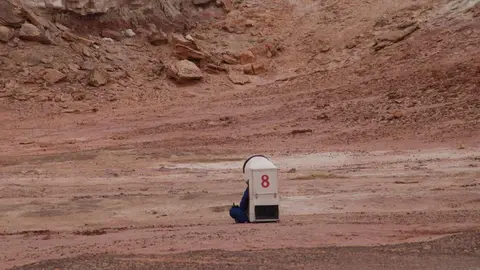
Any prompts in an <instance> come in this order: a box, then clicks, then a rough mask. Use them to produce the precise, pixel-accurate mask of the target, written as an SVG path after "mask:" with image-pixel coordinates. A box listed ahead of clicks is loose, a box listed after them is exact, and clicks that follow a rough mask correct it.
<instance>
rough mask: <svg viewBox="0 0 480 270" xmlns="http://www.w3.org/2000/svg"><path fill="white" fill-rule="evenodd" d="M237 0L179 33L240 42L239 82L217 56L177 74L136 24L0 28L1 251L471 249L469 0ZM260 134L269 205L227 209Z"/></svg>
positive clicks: (479, 112)
mask: <svg viewBox="0 0 480 270" xmlns="http://www.w3.org/2000/svg"><path fill="white" fill-rule="evenodd" d="M237 2H238V3H235V5H234V7H235V9H234V10H233V11H231V12H230V13H229V14H228V15H226V14H224V12H223V10H222V9H219V8H218V7H216V6H215V7H212V6H209V7H204V8H201V9H200V8H198V10H197V11H196V12H198V14H197V15H198V16H200V15H202V16H203V15H205V16H207V15H208V16H207V17H209V16H210V17H209V18H210V19H209V20H208V21H203V22H200V23H198V24H197V26H196V27H195V28H194V29H193V30H191V34H192V36H194V37H195V38H196V39H197V38H198V37H201V39H200V38H198V44H200V45H201V46H200V45H199V47H201V49H202V50H203V52H205V53H206V52H208V53H210V54H212V55H214V56H218V55H224V54H227V52H228V54H230V53H231V54H232V55H233V54H234V52H239V51H244V50H246V49H249V50H250V51H252V54H254V56H255V61H254V63H253V64H251V65H254V64H255V65H257V64H262V65H263V67H264V68H265V69H266V70H265V71H264V72H263V73H261V74H250V73H251V72H250V71H249V72H250V73H249V72H245V71H244V72H245V74H242V76H246V77H248V79H249V80H250V82H249V83H246V84H244V85H243V84H238V83H235V84H234V83H232V81H231V80H229V76H230V73H229V72H232V70H234V69H236V68H238V65H233V64H225V63H223V64H222V66H221V68H224V67H226V68H225V69H227V68H228V70H229V71H228V72H226V73H222V72H220V73H210V72H207V71H206V70H208V67H209V66H208V65H210V67H211V65H212V63H211V62H208V61H213V60H211V59H210V60H208V61H207V60H202V61H207V62H202V61H199V62H198V63H197V64H198V65H199V67H201V69H202V72H203V73H202V74H204V78H203V79H202V81H197V82H194V83H188V84H183V85H179V84H176V83H174V82H172V80H171V79H168V78H167V74H166V73H165V71H164V70H163V63H165V64H167V63H168V62H171V61H174V60H173V56H172V55H174V53H173V49H172V48H171V46H170V44H165V45H162V46H152V45H151V44H150V43H148V42H146V40H147V39H146V36H145V35H142V34H141V33H142V32H141V30H142V29H141V28H140V27H139V29H135V31H136V32H137V33H138V36H137V37H136V38H132V39H129V40H123V41H118V42H117V41H115V42H113V43H112V42H105V41H102V40H101V39H100V38H99V37H98V36H97V35H96V34H97V33H95V31H94V30H95V29H96V28H92V29H94V30H92V31H91V33H90V35H87V34H86V33H85V32H86V30H85V28H84V27H86V26H84V25H83V26H82V25H81V24H78V26H76V24H75V23H72V25H68V27H71V28H72V31H73V32H75V33H77V34H79V35H80V34H82V33H83V34H84V35H85V38H88V39H91V40H96V41H97V43H96V44H95V46H93V45H91V46H85V45H82V44H80V45H79V43H75V42H71V41H68V42H67V41H61V42H59V43H58V44H57V45H56V46H48V45H45V44H40V43H32V42H25V41H22V40H17V41H16V43H15V42H13V41H9V43H0V49H1V51H0V61H1V64H2V65H0V68H1V77H0V79H1V80H0V90H1V92H0V109H1V110H0V120H1V128H0V178H1V181H0V250H1V251H0V268H1V269H9V268H12V267H20V266H24V265H27V264H28V266H25V267H23V268H22V269H56V268H58V269H220V268H222V269H224V268H228V269H250V268H256V269H264V268H269V269H270V268H274V269H292V268H299V269H318V268H319V266H318V265H322V267H320V268H326V269H353V268H355V269H358V268H360V269H386V268H389V269H478V267H479V265H480V242H479V237H480V236H479V235H480V232H479V230H480V225H479V224H480V135H479V130H480V86H479V85H480V46H478V44H479V42H480V20H479V18H480V16H479V14H480V13H479V12H480V4H479V1H475V0H473V1H472V0H466V1H447V0H435V1H426V0H425V1H364V2H362V3H356V2H355V3H354V2H352V1H333V0H327V1H308V0H304V1H279V0H276V1H270V0H268V1H257V0H248V1H243V2H242V1H237ZM196 9H197V8H196ZM212 14H213V15H215V14H217V15H215V16H213V15H212ZM218 14H220V15H218ZM0 15H2V14H0ZM247 19H248V20H250V21H248V23H247ZM64 23H67V22H64ZM85 25H87V22H85ZM90 26H91V27H93V26H92V25H90ZM97 27H98V26H97ZM145 31H146V30H145ZM189 33H190V32H189ZM185 34H187V33H185ZM97 44H99V45H97ZM82 46H83V47H82ZM266 48H267V49H266ZM272 48H274V49H272ZM197 53H198V52H197ZM50 56H54V58H52V59H50V58H49V57H50ZM213 58H215V57H213V56H212V59H213ZM234 60H235V59H234ZM229 61H230V60H229ZM232 61H233V60H232ZM235 61H237V60H235ZM87 62H88V63H89V64H88V65H96V66H97V67H99V68H100V67H101V68H104V69H105V70H107V71H108V73H107V74H109V75H108V76H109V77H110V79H109V82H108V83H107V84H105V85H102V86H92V85H89V84H87V83H86V81H87V76H90V75H88V74H90V73H88V72H87V71H86V70H88V69H89V68H88V67H85V68H84V66H88V65H87ZM213 62H215V61H213ZM77 67H78V68H77ZM160 67H161V68H160ZM242 68H244V67H242ZM45 69H58V70H61V71H62V72H65V73H66V74H65V75H66V78H65V79H64V80H62V81H58V82H55V83H53V84H47V83H46V82H44V80H45V81H46V79H44V78H43V77H42V76H43V75H42V76H40V75H39V74H43V73H42V72H43V71H44V70H45ZM68 70H69V71H68ZM222 70H223V69H222ZM67 71H68V72H67ZM227 73H229V74H227ZM108 76H106V77H108ZM254 153H262V154H266V155H268V156H270V157H271V158H272V160H273V161H274V162H275V163H276V164H277V165H278V166H279V167H280V169H281V171H280V192H281V208H280V209H281V210H280V211H281V221H280V222H279V223H275V224H241V225H237V224H234V223H233V222H232V220H231V219H230V218H229V216H228V208H229V206H230V205H232V203H238V201H239V200H240V197H241V194H242V192H243V189H244V188H245V184H244V182H243V181H241V179H242V175H241V165H242V164H243V160H244V159H245V158H246V157H248V156H249V155H251V154H254ZM442 237H447V238H442ZM424 241H433V242H424ZM383 245H394V246H383Z"/></svg>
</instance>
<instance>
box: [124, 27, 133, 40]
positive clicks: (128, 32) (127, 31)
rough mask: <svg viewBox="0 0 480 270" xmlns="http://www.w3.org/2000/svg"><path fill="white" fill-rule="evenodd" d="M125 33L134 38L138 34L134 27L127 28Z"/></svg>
mask: <svg viewBox="0 0 480 270" xmlns="http://www.w3.org/2000/svg"><path fill="white" fill-rule="evenodd" d="M124 35H125V36H126V37H129V38H133V37H135V36H136V34H135V32H133V30H132V29H127V30H125V32H124Z"/></svg>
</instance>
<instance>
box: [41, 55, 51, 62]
mask: <svg viewBox="0 0 480 270" xmlns="http://www.w3.org/2000/svg"><path fill="white" fill-rule="evenodd" d="M40 62H42V63H43V64H51V63H52V62H53V56H51V55H49V56H45V57H43V58H42V59H40Z"/></svg>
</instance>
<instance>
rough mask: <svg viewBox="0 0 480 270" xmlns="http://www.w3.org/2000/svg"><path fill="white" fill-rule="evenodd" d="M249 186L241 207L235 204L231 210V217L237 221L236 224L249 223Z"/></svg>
mask: <svg viewBox="0 0 480 270" xmlns="http://www.w3.org/2000/svg"><path fill="white" fill-rule="evenodd" d="M248 204H249V198H248V184H247V189H245V192H243V196H242V200H241V201H240V206H238V205H235V204H233V206H232V208H230V216H231V217H232V218H233V219H234V220H235V223H248Z"/></svg>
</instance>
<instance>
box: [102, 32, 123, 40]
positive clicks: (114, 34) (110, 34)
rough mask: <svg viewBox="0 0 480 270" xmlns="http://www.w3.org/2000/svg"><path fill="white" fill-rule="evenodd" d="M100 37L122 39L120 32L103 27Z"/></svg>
mask: <svg viewBox="0 0 480 270" xmlns="http://www.w3.org/2000/svg"><path fill="white" fill-rule="evenodd" d="M102 37H104V38H111V39H113V40H116V41H120V40H122V34H120V33H119V32H117V31H113V30H109V29H103V30H102Z"/></svg>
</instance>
